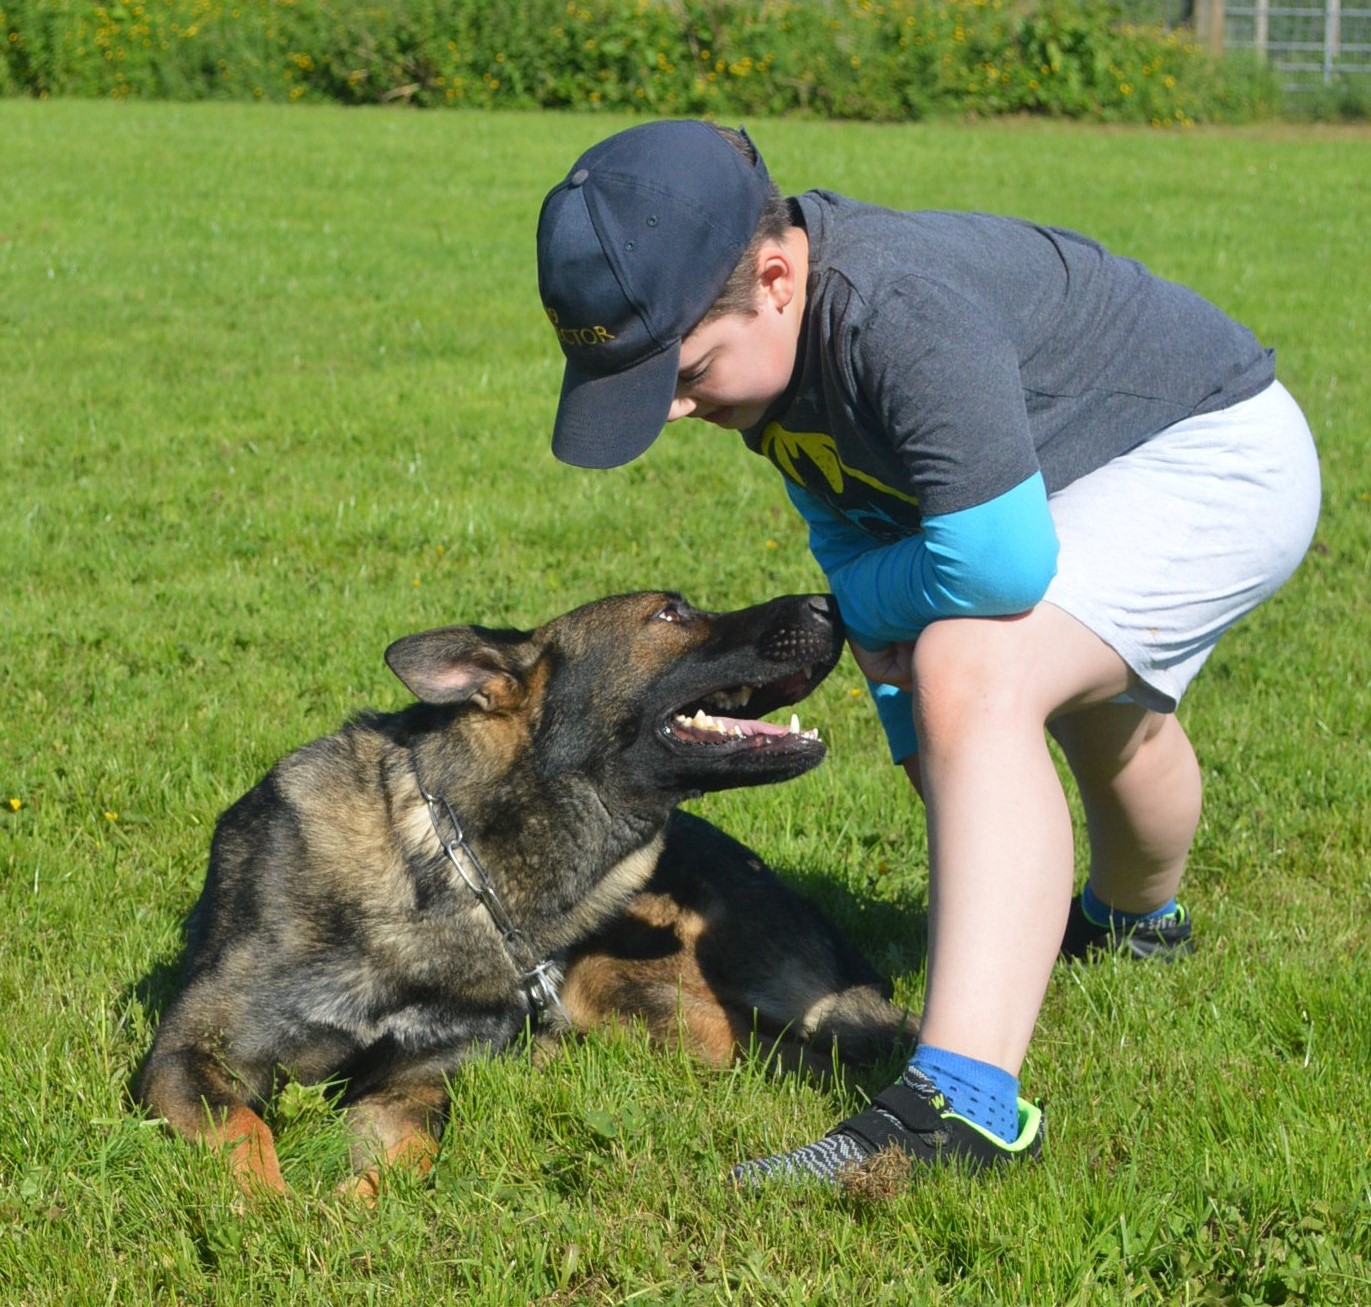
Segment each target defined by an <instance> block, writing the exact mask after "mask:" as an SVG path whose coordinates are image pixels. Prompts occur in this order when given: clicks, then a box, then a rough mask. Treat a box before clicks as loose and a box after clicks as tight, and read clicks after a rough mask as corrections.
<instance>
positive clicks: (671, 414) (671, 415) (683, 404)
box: [666, 397, 695, 422]
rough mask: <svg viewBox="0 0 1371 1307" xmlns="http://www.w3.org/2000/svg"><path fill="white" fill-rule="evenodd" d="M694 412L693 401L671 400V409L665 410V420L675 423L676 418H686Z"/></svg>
mask: <svg viewBox="0 0 1371 1307" xmlns="http://www.w3.org/2000/svg"><path fill="white" fill-rule="evenodd" d="M693 412H695V401H694V400H693V399H686V398H684V397H681V398H678V399H673V400H672V401H671V407H670V408H669V409H667V414H666V420H667V421H668V422H675V421H676V419H677V418H688V417H689V416H690V415H691V414H692V413H693Z"/></svg>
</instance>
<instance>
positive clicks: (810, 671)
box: [803, 663, 814, 681]
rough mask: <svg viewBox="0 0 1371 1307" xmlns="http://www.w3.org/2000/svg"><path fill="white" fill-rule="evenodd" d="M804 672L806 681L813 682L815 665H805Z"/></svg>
mask: <svg viewBox="0 0 1371 1307" xmlns="http://www.w3.org/2000/svg"><path fill="white" fill-rule="evenodd" d="M803 670H804V674H805V680H806V681H812V680H813V679H814V664H813V663H805V665H804V669H803Z"/></svg>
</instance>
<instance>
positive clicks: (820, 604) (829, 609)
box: [809, 595, 838, 622]
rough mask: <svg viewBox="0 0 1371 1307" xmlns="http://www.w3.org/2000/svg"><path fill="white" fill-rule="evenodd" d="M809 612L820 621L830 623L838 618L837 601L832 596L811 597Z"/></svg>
mask: <svg viewBox="0 0 1371 1307" xmlns="http://www.w3.org/2000/svg"><path fill="white" fill-rule="evenodd" d="M809 610H810V612H812V613H813V614H814V616H815V617H817V618H819V619H820V620H821V621H825V622H832V621H834V620H836V618H837V616H838V601H837V600H836V599H834V598H833V596H832V595H811V596H810V598H809Z"/></svg>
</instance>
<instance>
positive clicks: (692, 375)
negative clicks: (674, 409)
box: [676, 363, 709, 386]
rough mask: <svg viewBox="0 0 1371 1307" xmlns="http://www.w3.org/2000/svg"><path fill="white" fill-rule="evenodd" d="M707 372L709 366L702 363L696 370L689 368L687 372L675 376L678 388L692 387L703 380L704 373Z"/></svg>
mask: <svg viewBox="0 0 1371 1307" xmlns="http://www.w3.org/2000/svg"><path fill="white" fill-rule="evenodd" d="M708 371H709V364H708V363H703V364H701V365H700V366H699V367H698V368H691V369H690V371H689V372H681V373H678V374H677V376H676V384H677V385H678V386H694V385H696V384H697V383H699V382H701V381H703V380H704V377H705V373H706V372H708Z"/></svg>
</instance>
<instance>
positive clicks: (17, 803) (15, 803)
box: [10, 799, 24, 812]
mask: <svg viewBox="0 0 1371 1307" xmlns="http://www.w3.org/2000/svg"><path fill="white" fill-rule="evenodd" d="M23 806H24V801H23V799H11V800H10V811H11V812H18V811H19V809H20V808H22V807H23Z"/></svg>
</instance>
